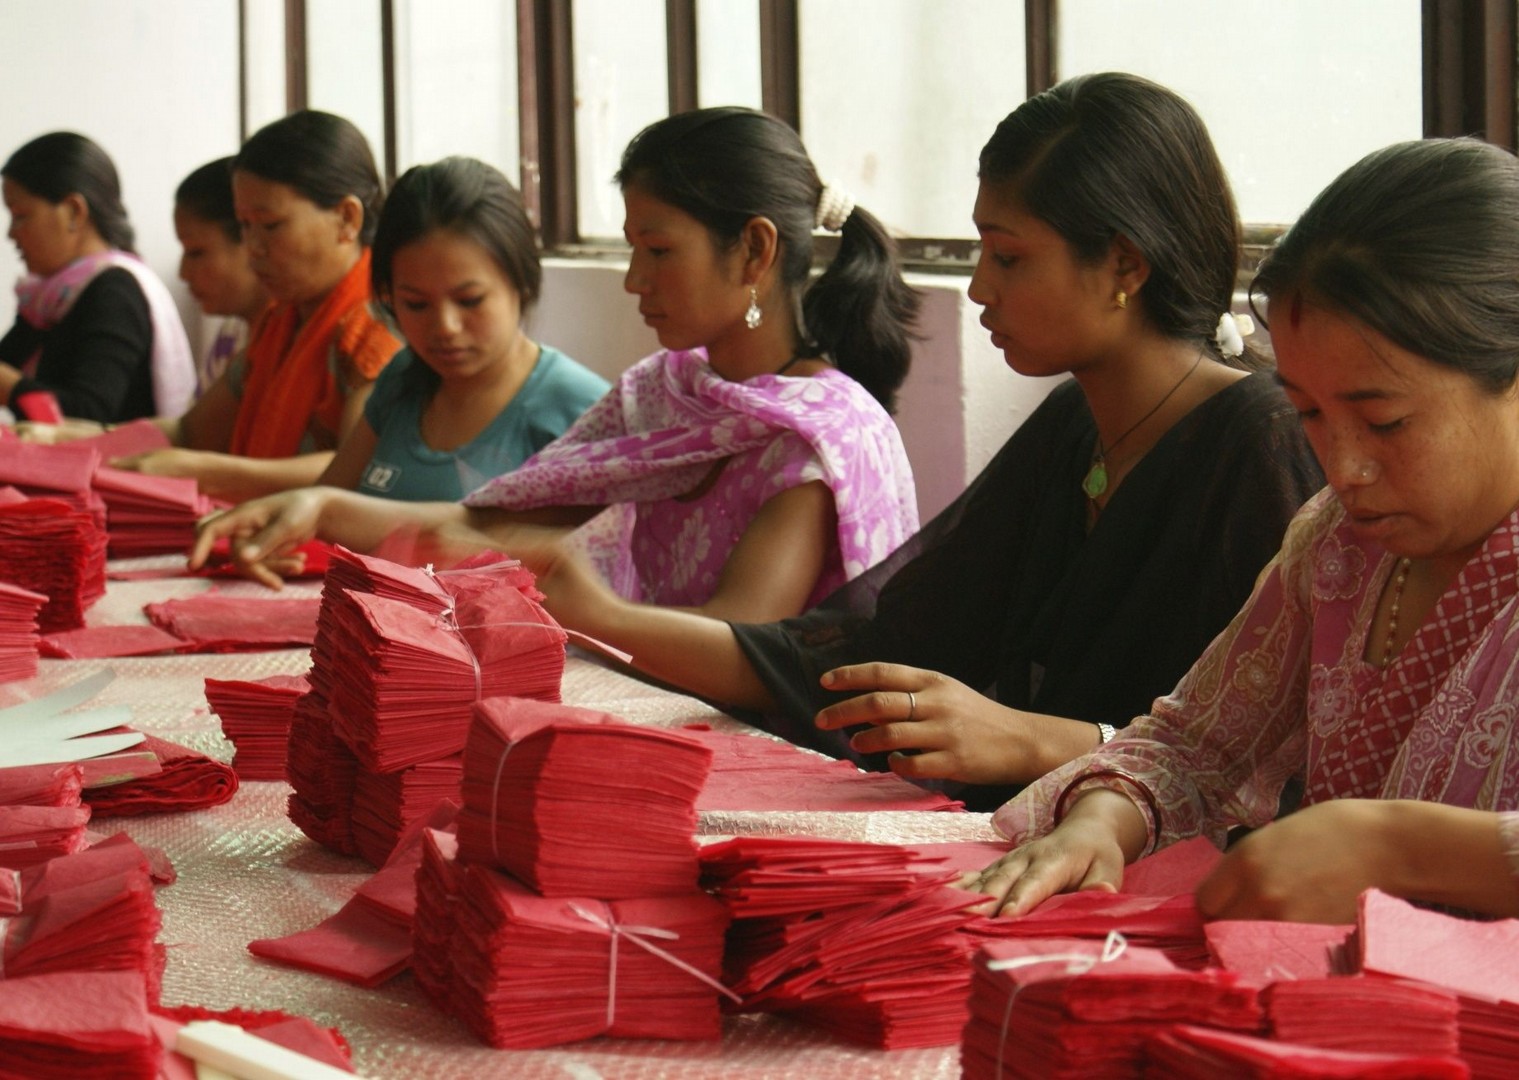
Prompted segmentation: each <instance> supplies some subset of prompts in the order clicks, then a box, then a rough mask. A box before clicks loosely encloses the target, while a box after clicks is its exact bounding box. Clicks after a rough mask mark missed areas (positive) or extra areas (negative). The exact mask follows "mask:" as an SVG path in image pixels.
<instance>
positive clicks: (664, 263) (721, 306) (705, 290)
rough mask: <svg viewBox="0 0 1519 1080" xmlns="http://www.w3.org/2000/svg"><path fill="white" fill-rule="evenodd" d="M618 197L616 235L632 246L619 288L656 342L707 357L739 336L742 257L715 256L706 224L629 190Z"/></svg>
mask: <svg viewBox="0 0 1519 1080" xmlns="http://www.w3.org/2000/svg"><path fill="white" fill-rule="evenodd" d="M622 199H623V206H624V208H625V210H626V217H625V219H624V221H623V226H622V231H623V235H624V236H626V237H627V240H628V243H629V244H631V245H632V246H633V254H632V256H631V258H630V259H629V261H628V273H627V276H626V277H625V278H624V279H623V288H625V289H627V290H628V292H630V293H632V294H634V295H635V296H637V297H638V313H639V314H640V315H642V316H643V321H644V322H645V323H647V324H648V325H649V326H651V327H653V328H654V333H655V334H656V335H658V337H659V343H660V344H661V345H663V346H664V347H665V348H667V349H694V348H697V347H705V348H707V350H708V351H709V352H710V351H712V350H713V349H715V348H716V349H721V348H722V347H723V345H724V343H725V342H726V341H727V340H728V339H730V338H733V337H736V336H738V335H742V334H743V333H745V332H746V329H747V328H746V327H745V326H744V311H745V310H746V309H747V308H748V306H749V287H748V286H747V285H745V284H744V282H743V263H744V260H743V252H742V251H741V250H734V251H731V252H724V251H719V250H718V248H717V245H716V244H715V243H714V242H713V240H712V234H711V233H710V232H708V231H707V227H706V226H705V225H703V224H702V223H701V222H699V221H697V220H696V219H695V218H694V217H692V216H691V215H690V214H688V213H686V212H685V211H684V210H678V209H676V208H675V207H673V206H671V205H670V204H669V203H666V202H661V201H660V200H658V199H656V198H654V197H653V196H652V195H648V194H645V193H644V192H643V191H641V190H639V188H638V187H637V186H636V185H630V186H628V187H626V188H624V189H623V193H622Z"/></svg>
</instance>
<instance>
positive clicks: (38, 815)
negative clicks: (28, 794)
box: [0, 806, 90, 870]
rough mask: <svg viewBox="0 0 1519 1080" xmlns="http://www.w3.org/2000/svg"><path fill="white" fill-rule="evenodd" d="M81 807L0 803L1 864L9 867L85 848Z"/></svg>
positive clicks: (86, 820)
mask: <svg viewBox="0 0 1519 1080" xmlns="http://www.w3.org/2000/svg"><path fill="white" fill-rule="evenodd" d="M89 821H90V811H89V808H88V807H84V806H0V867H6V868H9V869H12V870H15V869H20V868H21V867H26V866H35V865H36V864H38V863H41V862H47V860H49V859H52V858H56V857H57V856H59V855H69V854H72V853H73V852H76V851H82V850H84V848H85V846H86V845H87V843H88V841H87V840H86V839H85V836H84V830H85V826H86V825H88V824H89Z"/></svg>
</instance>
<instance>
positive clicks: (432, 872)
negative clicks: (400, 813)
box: [413, 698, 736, 1048]
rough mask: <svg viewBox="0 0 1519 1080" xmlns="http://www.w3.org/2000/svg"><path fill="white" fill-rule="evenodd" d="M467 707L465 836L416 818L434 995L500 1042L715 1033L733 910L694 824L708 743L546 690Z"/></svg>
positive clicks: (425, 956) (425, 984) (424, 969)
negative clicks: (704, 877) (710, 871)
mask: <svg viewBox="0 0 1519 1080" xmlns="http://www.w3.org/2000/svg"><path fill="white" fill-rule="evenodd" d="M474 714H475V715H474V722H473V724H472V725H471V727H470V731H469V736H468V739H467V741H466V743H465V748H464V782H463V785H462V796H463V801H464V808H463V810H462V811H461V812H460V815H459V822H458V839H457V841H455V840H454V838H453V837H449V836H446V835H444V834H442V833H438V832H435V831H431V830H428V831H425V832H424V833H423V834H422V859H421V865H420V867H419V869H418V871H417V878H416V917H415V920H414V927H413V941H414V950H413V951H414V955H415V959H414V964H415V967H416V971H417V980H418V982H419V983H420V984H421V986H422V988H423V990H424V991H425V992H426V993H427V995H428V997H429V998H431V999H432V1000H433V1001H434V1002H435V1003H436V1004H437V1005H438V1006H439V1007H440V1008H442V1009H444V1010H445V1011H448V1012H450V1013H453V1014H454V1015H457V1016H459V1017H460V1018H462V1019H463V1020H464V1022H465V1023H466V1024H468V1025H469V1026H470V1027H471V1028H472V1029H473V1030H474V1031H475V1032H476V1033H477V1034H478V1035H479V1036H480V1037H481V1038H482V1039H484V1040H485V1041H486V1042H488V1043H490V1044H491V1045H492V1046H499V1047H517V1048H525V1047H539V1046H551V1045H556V1044H559V1043H564V1042H571V1041H574V1040H577V1039H584V1038H589V1037H591V1036H594V1035H612V1036H625V1037H638V1038H664V1039H714V1038H717V1037H718V1035H719V1034H720V1010H719V1008H718V995H719V994H726V995H728V996H729V997H731V998H734V999H735V1000H736V995H733V994H732V993H731V992H730V991H728V990H726V989H725V988H724V987H723V986H722V984H721V983H720V982H719V981H718V975H719V972H720V969H721V967H722V955H723V934H724V931H725V930H726V929H727V926H728V922H729V918H728V912H727V909H726V908H725V906H724V905H723V904H721V903H719V902H717V901H715V900H713V899H712V898H711V897H709V896H707V895H706V894H705V893H703V892H702V891H701V890H700V889H699V888H697V875H698V863H697V850H696V844H695V840H694V838H693V834H694V831H695V828H696V809H695V801H696V797H697V794H698V793H699V792H700V791H701V788H702V783H703V781H704V780H705V779H706V776H707V769H708V767H709V765H710V763H711V758H712V752H711V751H710V750H709V749H707V748H706V747H705V746H703V745H702V744H700V743H699V742H696V741H695V740H693V739H690V738H688V737H686V736H685V735H682V734H679V733H675V732H666V731H658V730H655V729H650V728H637V727H633V726H631V725H629V724H626V723H624V722H622V721H619V720H617V719H616V718H615V717H611V716H608V715H606V714H604V713H594V712H591V711H590V710H585V709H572V708H568V707H566V706H561V705H554V704H552V703H547V702H537V701H528V700H525V699H519V698H495V699H490V700H487V701H483V702H481V703H480V704H479V705H477V706H476V707H475V710H474ZM609 813H610V814H611V815H614V820H615V822H616V827H615V828H608V827H607V824H606V823H607V820H608V814H609ZM524 882H530V883H531V884H524Z"/></svg>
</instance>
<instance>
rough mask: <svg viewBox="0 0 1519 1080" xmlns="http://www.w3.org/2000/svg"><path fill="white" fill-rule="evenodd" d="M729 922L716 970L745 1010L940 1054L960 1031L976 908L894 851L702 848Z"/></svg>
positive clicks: (762, 842)
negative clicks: (928, 1048) (721, 969)
mask: <svg viewBox="0 0 1519 1080" xmlns="http://www.w3.org/2000/svg"><path fill="white" fill-rule="evenodd" d="M701 860H702V871H703V882H704V884H706V885H707V886H708V887H709V888H710V889H711V890H713V892H714V893H715V895H716V896H717V897H718V898H719V899H720V900H722V901H723V902H724V903H725V904H726V905H727V907H728V909H729V911H730V912H731V914H732V915H733V919H734V925H733V929H732V931H731V932H730V934H729V942H728V953H727V956H726V957H725V958H724V971H725V974H726V977H727V981H728V984H729V985H730V986H731V987H732V989H733V990H735V991H737V992H738V993H739V994H741V995H742V996H743V999H744V1004H743V1008H744V1010H745V1011H750V1010H756V1009H758V1010H763V1011H766V1012H788V1013H792V1014H793V1015H795V1016H797V1017H798V1018H800V1019H802V1020H805V1021H806V1022H808V1023H809V1024H813V1025H814V1026H817V1027H821V1028H823V1029H824V1030H827V1031H831V1032H833V1033H835V1034H838V1035H841V1036H843V1037H845V1038H848V1039H851V1040H853V1041H855V1042H860V1043H864V1044H866V1045H870V1046H879V1047H884V1048H887V1049H897V1048H902V1047H912V1046H943V1045H947V1044H949V1043H953V1042H955V1041H956V1040H957V1039H958V1038H959V1036H960V1031H961V1029H962V1028H963V1027H964V1024H965V1017H966V991H967V988H968V986H969V982H970V967H969V956H970V953H971V951H972V949H973V939H972V938H971V937H970V936H968V935H966V934H965V933H963V932H962V930H963V928H964V927H965V926H966V925H967V923H968V922H970V921H971V919H972V918H973V917H972V916H970V915H969V914H968V913H967V910H966V909H967V908H968V907H970V906H972V905H974V904H976V903H978V902H979V901H980V899H981V898H980V897H978V896H974V895H972V894H969V893H965V892H961V891H960V890H958V889H952V888H947V887H946V886H945V882H946V881H948V880H951V879H952V878H953V877H955V876H956V875H954V874H953V873H948V874H947V873H946V871H945V867H944V865H943V863H942V862H939V861H936V860H931V859H925V858H923V857H922V856H920V855H918V854H916V853H915V852H912V851H910V850H908V849H906V848H900V847H891V846H887V845H877V844H853V843H843V842H835V841H827V840H810V839H802V838H793V837H787V838H774V839H769V838H761V837H740V838H739V839H736V840H730V841H727V842H725V843H721V844H715V845H712V846H710V847H707V848H704V849H703V850H702V853H701Z"/></svg>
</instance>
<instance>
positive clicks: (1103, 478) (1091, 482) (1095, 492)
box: [1081, 349, 1203, 502]
mask: <svg viewBox="0 0 1519 1080" xmlns="http://www.w3.org/2000/svg"><path fill="white" fill-rule="evenodd" d="M1202 362H1203V354H1202V350H1201V349H1199V350H1198V352H1197V359H1196V360H1194V361H1192V366H1191V367H1189V368H1188V369H1187V373H1186V374H1185V375H1183V376H1182V377H1181V378H1180V379H1177V380H1176V385H1175V386H1173V387H1171V389H1169V390H1167V391H1166V395H1165V397H1163V398H1161V399H1160V400H1159V401H1157V402H1156V403H1155V404H1154V406H1153V407H1151V409H1150V411H1149V412H1147V413H1145V414H1144V415H1143V416H1141V417H1140V418H1139V419H1138V420H1136V421H1134V423H1132V424H1130V425H1129V427H1128V430H1127V431H1125V432H1124V433H1123V434H1122V435H1120V436H1118V438H1116V439H1114V440H1113V445H1112V446H1103V445H1102V436H1101V435H1100V434H1099V435H1098V436H1097V456H1096V457H1094V458H1092V467H1091V468H1090V469H1088V470H1087V474H1086V476H1084V477H1082V480H1081V490H1082V491H1084V492H1086V497H1087V498H1089V499H1091V500H1092V501H1093V502H1095V501H1096V500H1097V499H1098V497H1099V496H1101V495H1102V493H1103V492H1104V491H1107V490H1108V455H1109V454H1111V453H1112V452H1113V451H1114V450H1117V449H1118V446H1119V444H1120V443H1122V442H1123V441H1124V440H1125V439H1127V438H1128V437H1129V436H1130V435H1132V434H1134V432H1136V431H1138V430H1139V427H1140V425H1141V424H1143V423H1144V422H1145V421H1146V420H1148V419H1150V417H1152V416H1154V415H1155V414H1156V413H1158V412H1160V408H1161V406H1162V405H1164V404H1165V403H1166V402H1168V401H1170V400H1171V395H1172V394H1174V393H1176V391H1178V390H1180V389H1181V384H1182V383H1184V382H1186V381H1187V380H1188V379H1190V378H1191V377H1192V373H1193V372H1194V371H1196V370H1197V365H1199V364H1201V363H1202Z"/></svg>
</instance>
